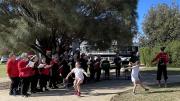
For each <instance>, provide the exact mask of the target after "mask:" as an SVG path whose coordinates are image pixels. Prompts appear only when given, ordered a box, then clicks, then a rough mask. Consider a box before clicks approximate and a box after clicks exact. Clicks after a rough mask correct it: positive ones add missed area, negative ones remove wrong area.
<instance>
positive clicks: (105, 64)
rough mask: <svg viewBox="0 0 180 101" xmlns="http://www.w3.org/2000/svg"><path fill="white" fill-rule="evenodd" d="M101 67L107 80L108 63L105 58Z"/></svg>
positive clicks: (108, 72)
mask: <svg viewBox="0 0 180 101" xmlns="http://www.w3.org/2000/svg"><path fill="white" fill-rule="evenodd" d="M101 67H102V69H103V70H104V71H105V79H109V76H110V62H109V61H108V59H107V58H106V59H105V60H104V61H102V64H101Z"/></svg>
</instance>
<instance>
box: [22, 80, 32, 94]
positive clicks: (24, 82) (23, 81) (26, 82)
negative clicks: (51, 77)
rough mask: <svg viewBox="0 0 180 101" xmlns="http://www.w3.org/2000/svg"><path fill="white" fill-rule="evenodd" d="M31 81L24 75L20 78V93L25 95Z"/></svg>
mask: <svg viewBox="0 0 180 101" xmlns="http://www.w3.org/2000/svg"><path fill="white" fill-rule="evenodd" d="M30 82H31V77H25V78H22V83H21V88H22V89H21V94H22V95H27V92H28V90H29V85H30Z"/></svg>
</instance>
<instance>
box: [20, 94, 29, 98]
mask: <svg viewBox="0 0 180 101" xmlns="http://www.w3.org/2000/svg"><path fill="white" fill-rule="evenodd" d="M30 95H31V94H25V95H22V97H29V96H30Z"/></svg>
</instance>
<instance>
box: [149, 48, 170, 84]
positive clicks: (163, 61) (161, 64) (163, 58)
mask: <svg viewBox="0 0 180 101" xmlns="http://www.w3.org/2000/svg"><path fill="white" fill-rule="evenodd" d="M164 50H165V47H161V51H160V53H158V54H157V55H156V57H155V58H154V59H153V60H152V62H155V61H158V69H157V81H158V85H159V87H161V75H162V73H163V76H164V81H165V83H164V84H165V87H167V79H168V76H167V63H168V61H169V60H168V54H167V53H165V52H164Z"/></svg>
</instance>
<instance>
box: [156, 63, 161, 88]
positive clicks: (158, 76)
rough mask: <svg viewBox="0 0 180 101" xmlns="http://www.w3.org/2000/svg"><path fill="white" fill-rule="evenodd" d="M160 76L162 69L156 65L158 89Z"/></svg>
mask: <svg viewBox="0 0 180 101" xmlns="http://www.w3.org/2000/svg"><path fill="white" fill-rule="evenodd" d="M161 75H162V69H161V66H160V65H158V69H157V81H158V85H159V87H161Z"/></svg>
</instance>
